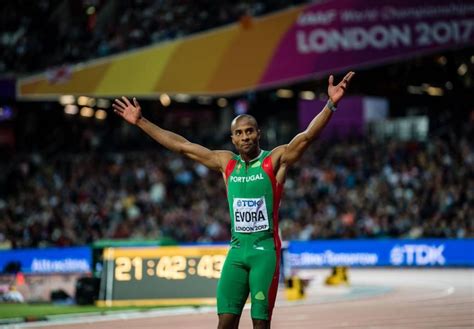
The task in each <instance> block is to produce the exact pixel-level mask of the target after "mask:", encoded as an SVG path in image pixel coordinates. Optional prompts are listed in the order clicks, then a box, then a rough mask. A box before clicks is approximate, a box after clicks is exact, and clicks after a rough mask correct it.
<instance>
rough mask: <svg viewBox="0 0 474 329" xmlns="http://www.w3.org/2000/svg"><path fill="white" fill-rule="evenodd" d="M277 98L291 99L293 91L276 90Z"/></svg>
mask: <svg viewBox="0 0 474 329" xmlns="http://www.w3.org/2000/svg"><path fill="white" fill-rule="evenodd" d="M276 94H277V96H278V97H280V98H291V97H293V90H290V89H278V90H277V92H276Z"/></svg>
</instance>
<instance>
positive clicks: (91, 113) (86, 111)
mask: <svg viewBox="0 0 474 329" xmlns="http://www.w3.org/2000/svg"><path fill="white" fill-rule="evenodd" d="M80 114H81V116H83V117H86V118H90V117H92V116H94V110H93V109H92V108H90V107H87V106H84V107H83V108H81V112H80Z"/></svg>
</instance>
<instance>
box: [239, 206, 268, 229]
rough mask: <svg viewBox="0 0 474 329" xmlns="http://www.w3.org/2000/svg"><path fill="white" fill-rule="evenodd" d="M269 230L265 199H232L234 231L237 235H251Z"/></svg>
mask: <svg viewBox="0 0 474 329" xmlns="http://www.w3.org/2000/svg"><path fill="white" fill-rule="evenodd" d="M269 228H270V225H269V223H268V213H267V205H266V203H265V198H259V199H253V198H235V199H234V230H235V232H239V233H253V232H260V231H265V230H268V229H269Z"/></svg>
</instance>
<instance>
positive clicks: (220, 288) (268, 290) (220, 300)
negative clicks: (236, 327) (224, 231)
mask: <svg viewBox="0 0 474 329" xmlns="http://www.w3.org/2000/svg"><path fill="white" fill-rule="evenodd" d="M244 236H245V238H244V237H242V238H240V239H238V240H239V241H237V243H235V241H233V242H234V243H232V246H231V248H230V250H229V252H228V254H227V258H226V260H225V263H224V267H223V268H222V273H221V278H220V279H219V283H218V285H217V313H218V314H227V313H230V314H238V315H240V314H241V313H242V309H243V307H244V305H245V302H246V301H247V298H248V295H249V292H250V298H251V302H252V307H251V316H252V318H253V319H259V320H271V316H272V311H273V306H274V305H275V298H276V293H277V289H278V279H279V264H280V260H279V257H280V250H279V248H276V247H275V243H274V240H273V235H268V236H266V237H264V238H263V239H262V238H261V237H260V238H253V236H252V235H250V234H248V235H244Z"/></svg>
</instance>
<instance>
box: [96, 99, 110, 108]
mask: <svg viewBox="0 0 474 329" xmlns="http://www.w3.org/2000/svg"><path fill="white" fill-rule="evenodd" d="M97 107H98V108H101V109H108V108H109V107H110V101H109V100H108V99H105V98H98V99H97Z"/></svg>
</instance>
